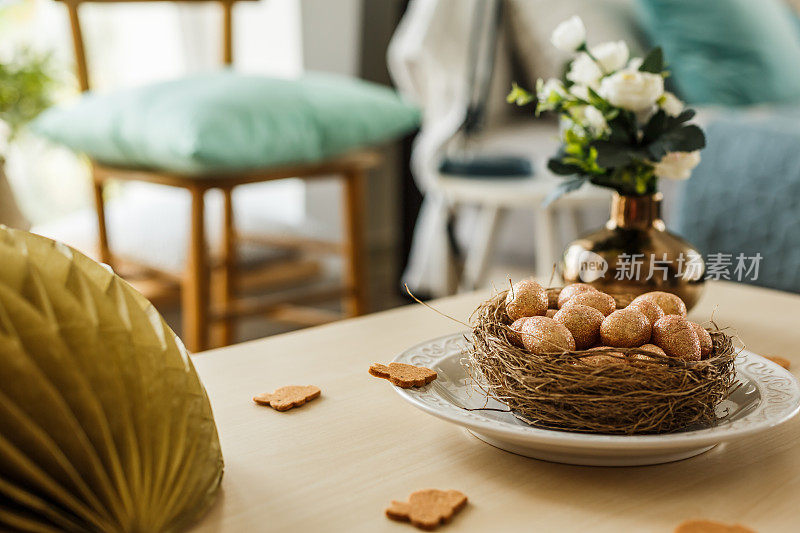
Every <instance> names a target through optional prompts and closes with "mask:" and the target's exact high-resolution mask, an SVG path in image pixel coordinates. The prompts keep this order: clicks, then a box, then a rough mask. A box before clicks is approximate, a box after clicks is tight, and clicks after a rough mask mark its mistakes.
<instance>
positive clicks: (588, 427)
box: [466, 291, 736, 434]
mask: <svg viewBox="0 0 800 533" xmlns="http://www.w3.org/2000/svg"><path fill="white" fill-rule="evenodd" d="M506 292H507V291H502V292H500V293H498V294H496V295H495V296H493V297H492V298H491V299H490V300H488V301H486V302H484V303H483V304H481V306H480V307H478V309H476V310H475V312H474V313H473V316H472V320H473V330H472V333H473V336H472V337H473V338H472V343H471V347H470V353H469V358H468V359H467V361H466V366H467V369H468V372H469V373H470V375H471V377H472V378H473V379H474V381H475V383H476V384H477V386H478V387H479V388H480V389H481V390H483V392H484V393H485V394H487V395H488V396H490V397H492V398H495V399H497V400H499V401H501V402H503V403H505V404H506V405H508V407H509V408H510V409H511V410H512V411H513V412H514V414H515V415H517V416H518V417H519V418H521V419H522V420H524V421H526V422H528V423H529V424H532V425H534V426H536V427H541V428H547V429H562V430H570V431H581V432H589V433H608V434H643V433H664V432H670V431H677V430H681V429H685V428H687V427H689V426H694V425H712V424H713V423H714V422H715V420H716V417H715V414H714V408H715V407H716V406H717V404H719V402H721V401H722V400H723V399H724V398H725V397H726V396H727V394H728V390H729V388H730V387H731V385H732V384H733V382H734V379H735V369H734V359H735V357H736V353H735V350H734V346H733V342H732V339H731V337H730V336H728V335H727V334H725V333H724V332H723V331H721V330H719V329H718V328H716V326H714V327H713V328H710V329H708V331H709V333H710V334H711V338H712V340H713V343H714V352H713V353H712V354H711V356H710V357H708V358H707V359H704V360H702V361H696V362H691V361H683V360H679V359H675V358H670V357H662V356H659V355H656V354H653V353H652V352H647V351H643V350H641V349H639V348H613V350H608V351H604V350H593V351H588V350H583V351H573V352H564V353H561V354H548V355H537V354H532V353H530V352H527V351H526V350H523V349H521V348H518V347H517V346H515V345H514V344H512V342H511V335H513V332H512V331H511V330H510V328H509V324H510V322H511V321H510V319H509V318H508V315H507V314H506V311H505V303H504V301H505V296H506ZM601 354H606V355H610V356H611V357H613V359H610V360H608V361H606V362H605V363H604V364H587V363H583V362H582V361H581V360H582V359H583V358H585V357H588V356H596V355H601ZM615 354H621V355H617V356H615ZM636 354H641V355H646V356H648V357H647V358H642V359H637V358H633V357H631V356H633V355H636Z"/></svg>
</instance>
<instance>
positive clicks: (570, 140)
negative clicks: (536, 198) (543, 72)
mask: <svg viewBox="0 0 800 533" xmlns="http://www.w3.org/2000/svg"><path fill="white" fill-rule="evenodd" d="M551 41H552V43H553V45H554V46H555V47H556V48H558V49H560V50H563V51H568V52H573V53H575V57H574V58H573V59H572V61H571V62H570V64H569V67H568V70H567V73H566V75H565V79H564V80H558V79H549V80H542V79H539V80H538V82H537V85H536V94H535V95H533V94H531V93H530V92H528V91H526V90H524V89H522V88H521V87H519V86H518V85H516V84H514V85H513V88H512V90H511V93H510V94H509V95H508V101H509V102H511V103H516V104H518V105H526V104H529V103H531V102H533V101H534V100H535V101H536V114H537V116H538V115H539V114H540V113H542V112H546V111H552V112H556V113H558V115H559V116H560V118H561V140H562V142H563V144H562V146H561V148H560V149H559V151H558V153H557V154H556V155H555V156H554V157H553V158H551V159H550V160H549V162H548V168H549V169H550V170H551V171H552V172H553V173H555V174H558V175H561V176H571V178H570V179H568V180H567V181H565V182H563V183H562V184H561V185H560V186H559V187H558V188H557V189H556V190H555V191H554V192H553V194H551V196H550V197H549V198H548V202H550V201H552V200H554V199H556V198H557V197H559V196H560V195H562V194H564V193H566V192H569V191H573V190H575V189H578V188H579V187H581V186H582V185H583V184H584V183H586V182H590V183H593V184H595V185H599V186H603V187H609V188H611V189H614V190H616V191H617V192H618V193H619V194H622V195H629V196H642V195H649V194H654V193H656V192H657V190H658V179H659V178H668V179H679V180H680V179H686V178H688V177H689V175H690V174H691V171H692V169H693V168H694V167H695V166H697V164H698V163H699V162H700V154H699V150H700V149H701V148H703V147H704V146H705V135H704V134H703V131H702V130H701V129H700V128H699V127H698V126H697V125H694V124H687V123H688V122H689V121H690V120H691V119H692V118H693V117H694V115H695V112H694V111H693V110H691V109H685V108H684V105H683V103H682V102H681V101H680V100H679V99H678V98H677V97H676V96H675V95H674V94H672V93H670V92H667V91H665V90H664V78H666V77H667V76H668V72H667V71H665V70H664V56H663V53H662V51H661V48H654V49H653V50H651V51H650V53H648V54H647V56H646V57H645V58H639V57H634V58H631V57H629V56H630V53H629V51H628V46H627V45H626V44H625V42H623V41H618V42H608V43H603V44H599V45H596V46H592V47H589V46H587V44H586V29H585V27H584V25H583V21H581V19H580V18H579V17H577V16H575V17H572V18H570V19H569V20H567V21H565V22H562V23H561V24H560V25H559V26H558V27H557V28H556V29H555V31H554V32H553V35H552V39H551Z"/></svg>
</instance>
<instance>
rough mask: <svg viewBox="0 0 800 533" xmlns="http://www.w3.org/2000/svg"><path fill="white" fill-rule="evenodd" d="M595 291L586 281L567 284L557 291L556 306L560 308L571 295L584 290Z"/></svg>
mask: <svg viewBox="0 0 800 533" xmlns="http://www.w3.org/2000/svg"><path fill="white" fill-rule="evenodd" d="M591 291H597V289H595V288H594V287H592V286H591V285H587V284H586V283H573V284H572V285H567V286H566V287H564V288H563V289H561V292H559V293H558V308H559V309H561V308H562V307H564V305H565V304H566V303H567V302H568V301H570V300H571V299H572V297H573V296H576V295H578V294H581V293H584V292H591Z"/></svg>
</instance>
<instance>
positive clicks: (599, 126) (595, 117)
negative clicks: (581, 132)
mask: <svg viewBox="0 0 800 533" xmlns="http://www.w3.org/2000/svg"><path fill="white" fill-rule="evenodd" d="M583 118H584V120H586V124H587V125H588V126H589V129H591V130H592V132H594V133H595V134H596V135H599V134H600V133H602V132H604V131H605V130H606V128H607V127H608V123H606V117H604V116H603V113H601V112H600V110H599V109H597V108H596V107H592V106H590V105H587V106H584V109H583Z"/></svg>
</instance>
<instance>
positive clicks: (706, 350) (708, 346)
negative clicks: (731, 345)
mask: <svg viewBox="0 0 800 533" xmlns="http://www.w3.org/2000/svg"><path fill="white" fill-rule="evenodd" d="M689 325H691V326H692V329H694V333H695V335H697V340H698V341H700V358H701V359H705V358H706V357H708V356H709V355H711V353H712V352H713V351H714V342H713V341H712V340H711V334H710V333H709V332H708V331H706V328H704V327H703V326H701V325H700V324H695V323H694V322H689Z"/></svg>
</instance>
